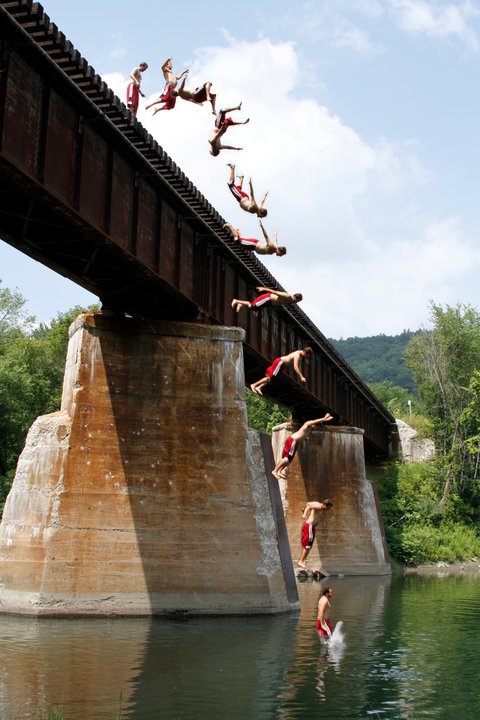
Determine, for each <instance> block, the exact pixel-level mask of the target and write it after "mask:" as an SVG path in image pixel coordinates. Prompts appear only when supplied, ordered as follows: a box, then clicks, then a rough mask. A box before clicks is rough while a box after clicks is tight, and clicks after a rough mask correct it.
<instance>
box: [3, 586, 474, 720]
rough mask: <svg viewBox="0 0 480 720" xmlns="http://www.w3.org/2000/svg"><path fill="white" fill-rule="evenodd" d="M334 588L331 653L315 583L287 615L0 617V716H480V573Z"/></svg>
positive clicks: (73, 719)
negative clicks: (321, 631)
mask: <svg viewBox="0 0 480 720" xmlns="http://www.w3.org/2000/svg"><path fill="white" fill-rule="evenodd" d="M330 585H332V587H333V588H334V597H333V599H332V609H333V613H332V619H333V620H334V621H336V620H343V623H344V624H343V630H344V635H345V645H344V646H343V647H342V646H340V647H337V648H334V649H332V650H330V651H329V652H328V651H327V650H326V648H325V647H324V646H322V645H321V644H320V642H319V640H318V637H317V634H316V632H315V627H314V621H315V616H316V603H317V600H318V596H319V592H320V589H321V585H320V583H313V582H311V581H309V582H307V583H303V584H301V585H300V587H299V592H300V596H301V601H302V611H301V613H300V614H295V615H290V616H280V617H242V618H238V617H237V618H193V619H189V620H186V621H183V622H180V621H173V620H163V619H155V620H151V621H150V620H144V619H126V620H124V619H121V620H102V619H97V620H51V619H41V620H33V619H28V618H14V617H7V616H0V718H1V720H25V719H26V718H32V719H33V720H40V718H45V717H46V715H47V710H48V708H49V707H50V708H53V707H55V708H61V709H62V710H63V717H64V719H65V720H80V719H81V720H97V719H98V720H104V719H105V720H107V719H108V720H116V719H117V718H120V717H121V718H123V719H125V720H127V719H128V720H133V719H135V720H156V719H157V718H160V719H163V718H165V720H170V719H172V720H174V719H177V718H178V720H257V719H258V720H274V719H275V720H276V719H277V718H278V719H279V720H296V719H297V718H305V719H306V718H308V719H309V720H310V719H311V718H325V719H326V720H327V719H328V720H349V719H350V718H372V719H373V720H376V719H377V718H380V719H385V720H390V719H392V720H393V719H394V718H395V719H396V718H412V719H413V718H416V719H417V718H438V719H441V720H478V719H479V718H480V573H479V576H475V577H473V578H472V577H444V578H437V577H428V578H425V577H406V578H403V577H401V578H393V579H391V580H390V579H389V578H379V579H378V578H332V579H331V580H330ZM120 709H121V712H120Z"/></svg>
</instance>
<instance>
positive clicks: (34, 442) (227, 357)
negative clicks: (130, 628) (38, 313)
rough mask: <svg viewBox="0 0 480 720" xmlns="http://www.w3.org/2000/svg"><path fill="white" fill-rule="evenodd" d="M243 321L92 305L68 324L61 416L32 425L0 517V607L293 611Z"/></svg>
mask: <svg viewBox="0 0 480 720" xmlns="http://www.w3.org/2000/svg"><path fill="white" fill-rule="evenodd" d="M242 337H243V331H241V330H239V329H237V328H224V327H210V326H202V325H193V324H180V323H160V322H141V321H138V320H134V319H131V318H130V319H128V318H115V317H113V316H108V315H102V314H101V313H94V314H93V313H89V314H84V315H81V316H80V317H79V318H78V319H77V320H76V322H75V323H74V324H73V325H72V327H71V329H70V342H69V348H68V355H67V364H66V371H65V381H64V391H63V399H62V408H61V410H60V412H58V413H53V414H51V415H47V416H44V417H41V418H39V419H38V420H37V421H36V422H35V424H34V425H33V426H32V428H31V430H30V433H29V435H28V438H27V442H26V446H25V449H24V451H23V453H22V455H21V458H20V460H19V464H18V469H17V474H16V477H15V480H14V483H13V487H12V490H11V492H10V494H9V496H8V499H7V503H6V507H5V512H4V517H3V521H2V524H1V526H0V611H3V612H14V613H29V614H34V615H47V614H50V615H62V614H63V615H66V614H68V615H78V614H92V615H97V614H99V615H102V614H119V615H128V614H130V615H149V614H160V613H166V612H176V611H178V612H181V611H186V612H195V613H265V612H268V613H270V612H280V611H286V610H290V609H292V608H296V607H298V597H297V595H296V589H295V587H293V589H292V587H291V585H292V578H293V584H294V579H295V578H294V575H293V568H292V566H291V560H290V559H289V558H288V557H285V552H284V551H283V557H281V551H280V550H279V544H278V542H277V528H276V524H275V521H274V516H273V514H272V502H271V498H270V495H269V490H268V486H267V481H266V476H265V470H264V455H263V452H262V448H261V444H260V438H259V435H258V433H255V432H253V431H251V432H250V433H249V432H247V418H246V408H245V400H244V375H243V357H242Z"/></svg>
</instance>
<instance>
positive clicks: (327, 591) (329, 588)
mask: <svg viewBox="0 0 480 720" xmlns="http://www.w3.org/2000/svg"><path fill="white" fill-rule="evenodd" d="M332 589H333V588H331V587H330V586H329V587H326V588H324V589H323V591H322V595H328V593H329V592H330V591H331V590H332Z"/></svg>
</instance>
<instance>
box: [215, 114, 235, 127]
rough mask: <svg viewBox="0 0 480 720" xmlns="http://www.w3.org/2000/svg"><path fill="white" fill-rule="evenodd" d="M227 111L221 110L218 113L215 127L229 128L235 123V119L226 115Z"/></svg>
mask: <svg viewBox="0 0 480 720" xmlns="http://www.w3.org/2000/svg"><path fill="white" fill-rule="evenodd" d="M226 115H227V113H226V112H225V110H219V111H218V113H217V117H216V119H215V127H216V128H217V129H219V128H225V129H226V128H228V127H230V125H233V120H232V118H231V117H226Z"/></svg>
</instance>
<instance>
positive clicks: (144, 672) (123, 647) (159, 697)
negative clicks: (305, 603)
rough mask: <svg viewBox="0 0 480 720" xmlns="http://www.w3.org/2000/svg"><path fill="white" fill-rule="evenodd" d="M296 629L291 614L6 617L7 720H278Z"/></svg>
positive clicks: (1, 697) (0, 703)
mask: <svg viewBox="0 0 480 720" xmlns="http://www.w3.org/2000/svg"><path fill="white" fill-rule="evenodd" d="M296 625H297V624H296V621H295V619H293V618H292V617H290V616H285V615H280V616H277V617H261V618H260V617H258V618H254V617H250V618H244V617H229V618H218V617H217V618H195V619H189V620H188V621H186V622H178V621H175V620H168V619H162V620H160V619H154V620H150V619H143V618H135V619H131V618H123V619H122V620H121V621H115V622H112V621H111V620H110V621H108V620H104V619H99V618H97V619H94V620H88V621H87V620H81V619H75V620H62V621H59V620H53V619H48V620H42V621H38V620H35V619H30V618H13V617H3V618H0V631H1V634H2V659H1V660H0V672H1V677H2V684H1V686H0V716H1V717H2V718H26V717H32V718H33V717H35V718H37V717H44V715H45V712H46V710H47V708H48V707H60V708H61V709H62V710H63V711H64V714H65V717H66V718H69V719H70V720H85V718H114V717H117V711H118V708H119V707H120V706H121V707H122V709H123V711H124V713H122V717H128V718H132V720H133V719H135V720H145V719H146V718H169V719H170V718H177V717H182V718H192V717H197V718H209V720H224V719H225V718H226V717H230V718H238V720H245V719H246V718H270V717H276V715H275V709H276V705H277V702H278V700H277V698H278V695H279V694H280V692H281V688H282V686H283V683H284V682H285V676H286V673H287V671H288V668H289V666H290V663H291V658H292V648H293V644H294V635H295V631H296ZM7 659H8V660H7ZM2 660H5V664H4V663H3V662H2ZM118 716H120V715H119V714H118Z"/></svg>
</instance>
